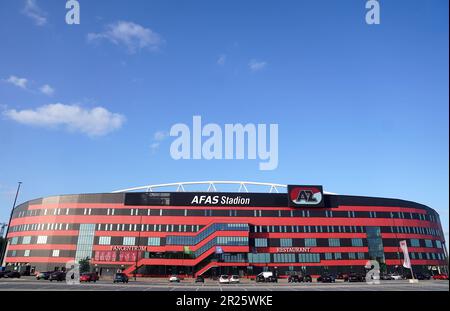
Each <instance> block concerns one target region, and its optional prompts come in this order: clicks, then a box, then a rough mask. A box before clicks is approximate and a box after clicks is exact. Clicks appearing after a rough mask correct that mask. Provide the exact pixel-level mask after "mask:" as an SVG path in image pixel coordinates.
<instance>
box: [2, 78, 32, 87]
mask: <svg viewBox="0 0 450 311" xmlns="http://www.w3.org/2000/svg"><path fill="white" fill-rule="evenodd" d="M5 81H6V82H8V83H11V84H13V85H15V86H17V87H20V88H22V89H26V88H27V83H28V80H27V79H25V78H19V77H16V76H9V78H8V79H6V80H5Z"/></svg>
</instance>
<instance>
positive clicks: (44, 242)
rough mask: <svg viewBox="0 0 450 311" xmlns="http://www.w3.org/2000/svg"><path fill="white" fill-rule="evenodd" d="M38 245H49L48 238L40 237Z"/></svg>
mask: <svg viewBox="0 0 450 311" xmlns="http://www.w3.org/2000/svg"><path fill="white" fill-rule="evenodd" d="M37 244H47V236H46V235H40V236H38V238H37Z"/></svg>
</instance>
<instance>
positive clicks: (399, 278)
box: [390, 273, 403, 280]
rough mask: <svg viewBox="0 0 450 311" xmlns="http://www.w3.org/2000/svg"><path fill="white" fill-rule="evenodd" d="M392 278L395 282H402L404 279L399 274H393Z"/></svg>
mask: <svg viewBox="0 0 450 311" xmlns="http://www.w3.org/2000/svg"><path fill="white" fill-rule="evenodd" d="M390 276H391V278H392V279H393V280H402V279H403V276H402V275H400V274H398V273H391V274H390Z"/></svg>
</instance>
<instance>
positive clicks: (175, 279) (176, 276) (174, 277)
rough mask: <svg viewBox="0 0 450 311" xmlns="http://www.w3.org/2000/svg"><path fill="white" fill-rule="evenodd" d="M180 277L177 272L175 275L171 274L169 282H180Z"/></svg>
mask: <svg viewBox="0 0 450 311" xmlns="http://www.w3.org/2000/svg"><path fill="white" fill-rule="evenodd" d="M180 281H181V280H180V278H179V277H178V275H175V274H173V275H171V276H170V277H169V282H170V283H180Z"/></svg>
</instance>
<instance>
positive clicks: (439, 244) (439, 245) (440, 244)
mask: <svg viewBox="0 0 450 311" xmlns="http://www.w3.org/2000/svg"><path fill="white" fill-rule="evenodd" d="M436 247H437V248H442V243H441V241H438V240H436Z"/></svg>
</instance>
